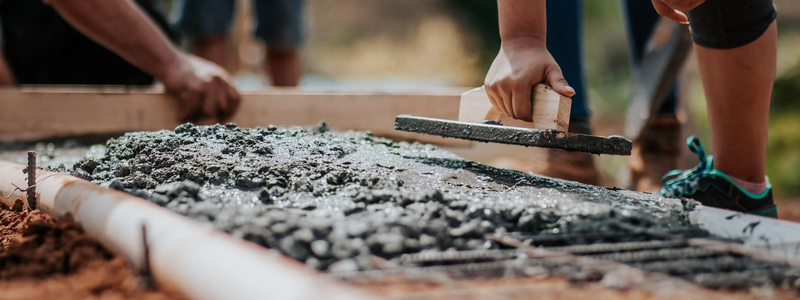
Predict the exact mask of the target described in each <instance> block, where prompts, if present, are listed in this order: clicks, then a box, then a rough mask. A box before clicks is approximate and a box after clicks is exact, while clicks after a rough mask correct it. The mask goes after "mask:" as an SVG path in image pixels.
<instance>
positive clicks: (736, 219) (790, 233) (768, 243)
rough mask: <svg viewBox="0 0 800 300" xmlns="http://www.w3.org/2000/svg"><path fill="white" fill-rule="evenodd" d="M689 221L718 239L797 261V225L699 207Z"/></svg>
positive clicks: (799, 241) (799, 228)
mask: <svg viewBox="0 0 800 300" xmlns="http://www.w3.org/2000/svg"><path fill="white" fill-rule="evenodd" d="M689 221H690V222H691V223H692V224H697V225H698V226H700V228H703V229H705V230H707V231H708V232H710V233H711V234H714V235H716V236H719V237H723V238H729V239H737V240H741V241H742V242H743V243H744V245H747V246H750V247H756V248H761V249H762V250H766V251H770V252H781V253H776V255H785V256H787V257H790V258H792V259H797V260H800V224H798V223H795V222H790V221H785V220H778V219H773V218H767V217H762V216H756V215H751V214H744V213H741V212H735V211H730V210H724V209H719V208H714V207H708V206H703V205H698V206H697V207H696V208H695V209H694V210H692V211H691V212H689Z"/></svg>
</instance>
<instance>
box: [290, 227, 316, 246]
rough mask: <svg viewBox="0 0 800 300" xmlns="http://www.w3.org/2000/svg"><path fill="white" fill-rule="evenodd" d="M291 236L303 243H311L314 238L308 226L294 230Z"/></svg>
mask: <svg viewBox="0 0 800 300" xmlns="http://www.w3.org/2000/svg"><path fill="white" fill-rule="evenodd" d="M292 236H293V237H294V239H295V240H296V241H299V242H304V243H311V241H313V240H314V232H313V231H311V229H309V228H302V229H300V230H297V231H295V232H294V233H293V234H292Z"/></svg>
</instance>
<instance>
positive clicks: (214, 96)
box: [161, 53, 239, 123]
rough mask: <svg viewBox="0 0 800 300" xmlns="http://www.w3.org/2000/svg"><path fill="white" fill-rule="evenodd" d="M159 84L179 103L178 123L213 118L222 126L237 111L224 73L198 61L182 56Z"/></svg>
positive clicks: (236, 98) (236, 99) (233, 90)
mask: <svg viewBox="0 0 800 300" xmlns="http://www.w3.org/2000/svg"><path fill="white" fill-rule="evenodd" d="M161 80H162V81H163V82H164V87H165V88H166V90H167V93H170V94H172V95H174V96H176V97H177V98H178V99H179V101H180V113H179V116H178V118H179V119H180V121H181V122H196V121H198V120H200V119H201V118H216V119H217V120H218V121H220V122H221V123H224V122H227V121H228V120H230V118H231V117H232V116H233V113H235V112H236V109H238V108H239V93H238V92H237V91H236V88H234V87H233V82H232V81H231V76H230V75H229V74H228V72H226V71H225V70H224V69H222V68H221V67H220V66H218V65H216V64H214V63H211V62H209V61H207V60H204V59H201V58H199V57H195V56H192V55H189V54H183V53H182V54H181V56H180V58H179V59H178V61H177V62H175V63H173V64H172V65H171V66H170V67H169V68H168V69H167V70H166V72H164V78H162V79H161Z"/></svg>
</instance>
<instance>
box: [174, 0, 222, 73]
mask: <svg viewBox="0 0 800 300" xmlns="http://www.w3.org/2000/svg"><path fill="white" fill-rule="evenodd" d="M233 16H234V1H232V0H187V1H185V3H184V6H183V13H182V14H181V18H180V20H179V21H178V27H179V28H180V30H181V31H182V32H183V33H184V34H186V36H187V37H188V38H189V42H190V45H191V51H192V52H193V53H194V54H195V55H197V56H200V57H202V58H205V59H207V60H209V61H211V62H214V63H216V64H218V65H220V66H223V67H224V66H227V59H228V35H229V33H230V31H231V26H232V23H233Z"/></svg>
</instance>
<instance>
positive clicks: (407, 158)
mask: <svg viewBox="0 0 800 300" xmlns="http://www.w3.org/2000/svg"><path fill="white" fill-rule="evenodd" d="M61 171H63V172H70V173H72V174H73V175H76V176H78V177H82V178H85V179H88V180H91V181H94V182H96V183H99V184H103V185H106V186H109V187H111V188H115V189H120V190H124V191H127V192H129V193H131V194H134V195H137V196H141V197H143V198H146V199H148V200H150V201H152V202H155V203H157V204H159V205H162V206H165V207H167V208H169V209H171V210H173V211H176V212H179V213H181V214H184V215H187V216H189V217H192V218H194V219H198V220H202V221H205V222H210V223H212V224H214V226H215V227H216V228H218V229H221V230H224V231H227V232H230V233H232V234H234V235H236V236H239V237H242V238H245V239H248V240H251V241H253V242H256V243H258V244H261V245H264V246H267V247H270V248H275V249H279V250H280V251H282V252H283V253H285V254H286V255H288V256H291V257H293V258H295V259H298V260H300V261H304V262H305V263H306V264H308V265H309V266H312V267H315V268H319V269H323V270H332V271H348V270H355V269H368V268H370V262H369V258H370V255H375V256H380V257H383V258H386V259H390V260H392V259H398V258H399V256H400V255H401V254H403V253H413V252H420V251H431V250H447V249H456V250H468V249H494V248H498V245H496V244H495V243H494V242H491V241H487V240H485V239H484V238H483V235H484V234H486V233H492V232H522V233H530V234H535V235H553V234H565V233H589V234H591V233H602V232H607V231H609V230H619V228H618V227H614V226H611V227H609V226H604V225H603V224H617V223H624V224H628V225H630V226H633V227H638V228H661V229H664V230H669V229H675V228H682V227H690V225H688V221H687V219H686V218H687V214H686V209H685V208H684V205H685V204H684V203H681V201H679V200H676V199H663V198H659V197H655V196H651V195H647V194H640V193H633V192H629V191H624V190H615V189H608V188H600V187H594V186H587V185H582V184H577V183H573V182H567V181H561V180H554V179H549V178H544V177H538V176H533V175H529V174H525V173H522V172H517V171H509V170H503V169H496V168H493V167H490V166H486V165H482V164H478V163H474V162H470V161H465V160H462V159H460V158H459V157H456V156H455V155H453V154H451V153H449V152H446V151H442V150H439V149H437V148H435V147H434V146H431V145H425V144H409V143H404V142H401V143H393V142H391V141H389V140H386V139H381V138H377V137H374V136H371V135H369V134H368V133H363V132H346V133H334V132H329V131H328V130H327V128H326V126H324V125H322V126H318V127H317V128H314V129H312V130H305V129H302V128H288V129H287V128H277V127H270V128H260V129H240V128H238V127H236V126H234V125H226V126H220V125H216V126H192V125H182V126H180V127H178V128H176V130H175V131H159V132H145V133H129V134H126V135H124V136H122V137H121V138H119V139H115V140H110V141H109V143H108V145H107V149H106V151H105V156H104V157H102V158H87V159H84V160H82V161H80V162H78V163H77V164H75V165H74V167H73V169H72V170H67V169H65V168H62V169H61ZM630 226H629V227H630ZM623 239H624V238H623ZM575 242H576V243H578V242H585V241H577V240H576V241H575ZM567 243H569V241H567Z"/></svg>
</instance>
